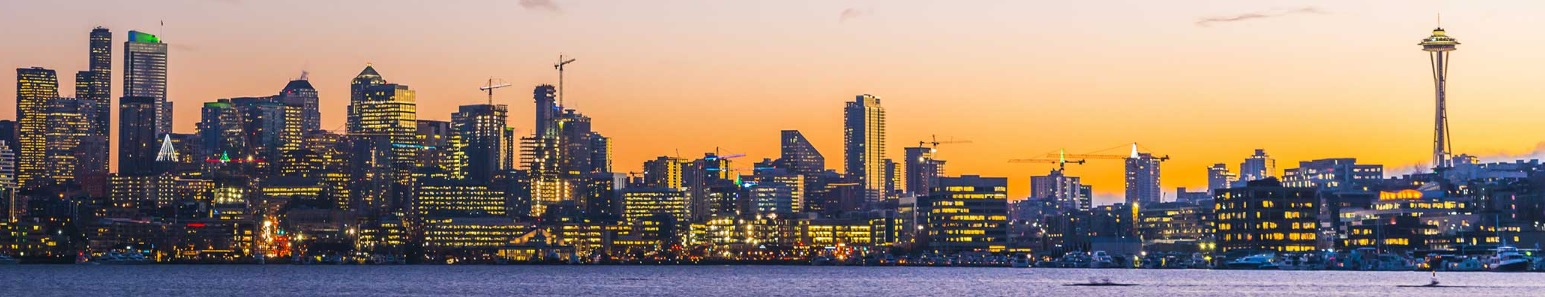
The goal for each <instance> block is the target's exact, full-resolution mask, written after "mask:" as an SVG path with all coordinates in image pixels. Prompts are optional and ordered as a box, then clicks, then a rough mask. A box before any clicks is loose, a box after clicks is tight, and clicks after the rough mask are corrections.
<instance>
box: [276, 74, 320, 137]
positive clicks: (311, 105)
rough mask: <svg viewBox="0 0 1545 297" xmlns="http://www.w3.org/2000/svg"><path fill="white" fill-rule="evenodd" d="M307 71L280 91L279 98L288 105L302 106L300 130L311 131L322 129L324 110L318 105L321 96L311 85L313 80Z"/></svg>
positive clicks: (302, 131)
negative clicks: (310, 79)
mask: <svg viewBox="0 0 1545 297" xmlns="http://www.w3.org/2000/svg"><path fill="white" fill-rule="evenodd" d="M306 76H307V75H306V73H301V74H300V78H299V79H296V80H292V81H290V83H288V84H285V85H284V89H283V90H280V91H279V98H280V99H279V100H280V102H283V103H284V104H286V105H294V106H299V107H300V117H299V121H300V132H301V133H302V134H304V133H311V132H312V131H316V130H321V129H322V111H321V109H319V108H318V107H317V104H318V102H319V101H320V97H319V95H318V94H317V89H316V88H313V87H311V81H308V80H307V79H306Z"/></svg>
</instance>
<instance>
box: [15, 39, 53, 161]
mask: <svg viewBox="0 0 1545 297" xmlns="http://www.w3.org/2000/svg"><path fill="white" fill-rule="evenodd" d="M58 97H59V76H58V75H57V74H56V73H55V72H54V70H53V69H45V68H42V67H32V68H17V69H16V129H17V131H16V135H17V140H18V141H19V142H20V146H21V154H19V155H17V162H16V165H17V166H16V181H17V183H19V184H21V186H22V188H35V187H38V186H41V185H42V184H41V183H38V182H37V181H39V180H42V179H47V178H49V176H47V175H46V173H45V170H46V168H45V166H47V164H46V163H45V162H46V160H45V159H46V158H47V156H46V154H47V153H48V150H49V149H50V148H49V147H48V146H47V145H46V143H45V142H46V135H45V134H46V131H47V130H48V129H47V128H48V104H49V103H50V101H51V100H53V99H54V98H58Z"/></svg>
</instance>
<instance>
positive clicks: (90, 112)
mask: <svg viewBox="0 0 1545 297" xmlns="http://www.w3.org/2000/svg"><path fill="white" fill-rule="evenodd" d="M89 46H90V49H89V52H90V56H89V57H90V58H89V60H88V61H87V64H88V66H89V69H88V70H86V71H81V72H78V73H76V75H75V97H76V99H78V100H80V101H81V104H82V105H83V107H84V108H85V109H86V110H87V112H86V119H87V121H89V122H90V124H91V130H90V131H88V132H87V133H86V138H85V139H83V141H84V142H83V143H82V145H83V146H85V148H82V150H81V152H82V155H81V158H82V159H81V164H80V165H81V172H82V174H91V175H105V174H107V166H108V162H109V160H108V155H107V154H108V151H109V149H108V146H110V145H111V144H112V136H111V134H112V109H113V94H112V84H113V32H112V31H109V30H107V28H103V27H96V28H94V29H91V39H90V43H89Z"/></svg>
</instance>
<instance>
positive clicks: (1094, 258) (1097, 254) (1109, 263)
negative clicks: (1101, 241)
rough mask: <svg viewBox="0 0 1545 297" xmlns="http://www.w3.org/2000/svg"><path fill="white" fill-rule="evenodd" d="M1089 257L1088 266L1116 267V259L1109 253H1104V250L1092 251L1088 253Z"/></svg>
mask: <svg viewBox="0 0 1545 297" xmlns="http://www.w3.org/2000/svg"><path fill="white" fill-rule="evenodd" d="M1089 258H1090V261H1089V268H1115V267H1117V266H1116V259H1115V258H1112V257H1111V256H1110V254H1107V253H1105V251H1094V254H1093V255H1090V256H1089Z"/></svg>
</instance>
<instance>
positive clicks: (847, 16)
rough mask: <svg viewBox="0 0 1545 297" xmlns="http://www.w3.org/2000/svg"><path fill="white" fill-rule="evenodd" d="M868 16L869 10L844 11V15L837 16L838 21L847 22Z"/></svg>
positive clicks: (853, 9) (854, 9)
mask: <svg viewBox="0 0 1545 297" xmlns="http://www.w3.org/2000/svg"><path fill="white" fill-rule="evenodd" d="M866 15H869V10H866V9H857V8H849V9H843V10H842V14H839V15H837V21H838V22H847V21H848V20H851V19H856V18H860V17H864V16H866Z"/></svg>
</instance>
